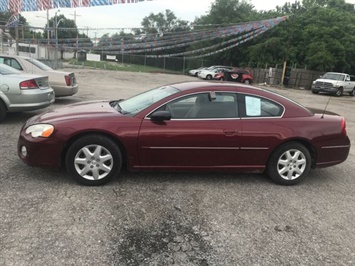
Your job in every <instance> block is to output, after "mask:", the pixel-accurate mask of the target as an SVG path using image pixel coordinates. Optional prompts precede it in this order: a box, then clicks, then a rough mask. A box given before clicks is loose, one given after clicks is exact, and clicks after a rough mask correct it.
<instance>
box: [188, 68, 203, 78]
mask: <svg viewBox="0 0 355 266" xmlns="http://www.w3.org/2000/svg"><path fill="white" fill-rule="evenodd" d="M206 68H207V67H199V68H197V69H191V70H190V71H189V74H190V75H191V76H194V77H197V76H198V73H199V72H200V71H201V70H203V69H206Z"/></svg>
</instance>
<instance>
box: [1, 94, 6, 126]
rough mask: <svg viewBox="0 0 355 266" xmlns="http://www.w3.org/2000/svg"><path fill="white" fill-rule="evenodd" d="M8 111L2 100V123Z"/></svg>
mask: <svg viewBox="0 0 355 266" xmlns="http://www.w3.org/2000/svg"><path fill="white" fill-rule="evenodd" d="M6 113H7V110H6V106H5V104H4V102H3V101H2V100H1V99H0V122H1V121H3V120H4V118H5V116H6Z"/></svg>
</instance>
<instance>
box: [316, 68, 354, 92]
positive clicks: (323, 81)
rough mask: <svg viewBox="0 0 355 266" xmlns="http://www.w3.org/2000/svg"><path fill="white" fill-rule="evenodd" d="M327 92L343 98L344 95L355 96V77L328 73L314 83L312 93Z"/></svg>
mask: <svg viewBox="0 0 355 266" xmlns="http://www.w3.org/2000/svg"><path fill="white" fill-rule="evenodd" d="M319 92H326V93H331V94H334V95H335V96H341V95H342V94H343V93H349V95H352V96H355V77H354V76H350V75H349V74H346V73H336V72H327V73H325V74H324V75H323V76H321V77H320V78H319V79H317V80H315V81H313V84H312V93H314V94H317V93H319Z"/></svg>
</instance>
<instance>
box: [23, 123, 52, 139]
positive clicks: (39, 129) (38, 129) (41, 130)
mask: <svg viewBox="0 0 355 266" xmlns="http://www.w3.org/2000/svg"><path fill="white" fill-rule="evenodd" d="M53 131H54V127H53V126H52V125H49V124H37V125H32V126H29V127H28V128H27V129H26V134H31V136H32V137H33V138H37V137H43V138H48V137H49V136H50V135H52V133H53Z"/></svg>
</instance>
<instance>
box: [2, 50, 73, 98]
mask: <svg viewBox="0 0 355 266" xmlns="http://www.w3.org/2000/svg"><path fill="white" fill-rule="evenodd" d="M0 63H4V64H6V65H9V66H11V67H13V68H15V69H17V70H20V71H23V72H26V73H32V74H39V75H45V76H48V78H49V84H50V86H51V87H52V88H53V90H54V92H55V97H63V96H71V95H74V94H75V93H77V92H78V89H79V86H78V84H77V81H76V77H75V74H74V73H73V72H65V71H58V70H54V69H52V68H50V67H49V66H47V65H46V64H44V63H42V62H40V61H38V60H36V59H33V58H30V57H25V56H16V55H0Z"/></svg>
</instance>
